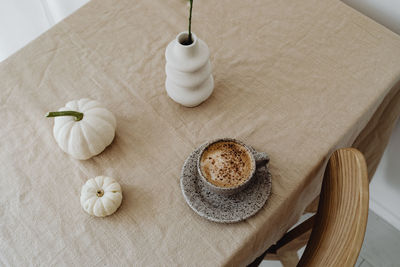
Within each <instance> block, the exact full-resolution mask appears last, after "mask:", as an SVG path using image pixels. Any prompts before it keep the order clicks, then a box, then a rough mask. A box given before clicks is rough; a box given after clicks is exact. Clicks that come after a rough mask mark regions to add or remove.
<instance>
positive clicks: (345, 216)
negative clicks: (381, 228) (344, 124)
mask: <svg viewBox="0 0 400 267" xmlns="http://www.w3.org/2000/svg"><path fill="white" fill-rule="evenodd" d="M368 186H369V184H368V174H367V166H366V163H365V159H364V156H363V155H362V153H361V152H359V151H358V150H356V149H353V148H345V149H339V150H337V151H336V152H334V153H333V155H332V156H331V158H330V159H329V163H328V166H327V169H326V171H325V177H324V181H323V184H322V189H321V195H320V202H319V206H318V212H317V214H316V218H315V224H314V227H313V230H312V233H311V236H310V239H309V241H308V243H307V247H306V249H305V251H304V254H303V256H302V257H301V259H300V262H299V264H298V266H354V265H355V263H356V261H357V258H358V255H359V253H360V249H361V246H362V243H363V240H364V235H365V230H366V225H367V220H368V204H369V203H368V202H369V188H368Z"/></svg>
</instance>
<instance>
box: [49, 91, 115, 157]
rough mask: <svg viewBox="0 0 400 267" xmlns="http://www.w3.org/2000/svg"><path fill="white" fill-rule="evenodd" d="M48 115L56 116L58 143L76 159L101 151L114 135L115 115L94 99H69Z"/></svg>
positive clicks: (91, 155)
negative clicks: (63, 105) (61, 106)
mask: <svg viewBox="0 0 400 267" xmlns="http://www.w3.org/2000/svg"><path fill="white" fill-rule="evenodd" d="M47 117H55V119H54V128H53V134H54V138H55V139H56V141H57V144H58V145H59V146H60V148H61V149H62V150H63V151H64V152H66V153H68V154H70V155H71V156H72V157H73V158H76V159H81V160H85V159H89V158H91V157H93V156H95V155H97V154H100V153H101V152H102V151H103V150H104V149H105V148H106V147H107V146H108V145H109V144H111V142H112V140H113V139H114V136H115V128H116V124H117V123H116V120H115V117H114V115H113V114H112V113H111V112H110V111H109V110H107V109H106V108H105V107H104V106H103V105H102V104H100V103H99V102H97V101H95V100H90V99H87V98H83V99H80V100H73V101H70V102H68V103H67V104H66V105H65V107H63V108H60V109H59V111H58V112H49V113H48V114H47Z"/></svg>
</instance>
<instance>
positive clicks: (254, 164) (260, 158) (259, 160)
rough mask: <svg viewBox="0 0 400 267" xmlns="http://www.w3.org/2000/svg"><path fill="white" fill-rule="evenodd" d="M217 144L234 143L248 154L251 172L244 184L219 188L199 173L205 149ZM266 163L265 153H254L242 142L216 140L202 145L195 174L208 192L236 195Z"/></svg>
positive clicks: (223, 139)
mask: <svg viewBox="0 0 400 267" xmlns="http://www.w3.org/2000/svg"><path fill="white" fill-rule="evenodd" d="M218 142H233V143H236V144H238V145H239V146H241V147H243V148H244V149H245V150H246V151H247V152H248V153H249V155H250V160H251V171H250V175H249V176H248V177H246V178H247V179H246V180H245V182H243V183H241V184H239V185H236V186H232V187H221V186H217V185H214V184H212V183H211V182H209V181H208V180H207V178H206V177H204V175H203V173H202V171H201V158H202V156H203V153H204V152H205V151H207V149H208V148H209V147H210V146H211V145H213V144H215V143H218ZM268 162H269V157H268V155H267V153H265V152H256V151H254V150H253V149H251V148H250V147H248V146H247V145H246V144H244V143H243V142H241V141H239V140H236V139H233V138H220V139H216V140H213V141H211V142H208V143H206V144H205V145H204V147H203V148H202V149H201V150H200V154H199V158H198V159H197V172H198V173H199V177H200V179H201V180H202V181H203V183H204V185H205V186H206V187H207V188H208V189H209V190H210V191H212V192H214V193H217V194H221V195H232V194H236V193H238V192H240V191H242V190H243V189H245V188H246V187H247V186H248V185H249V184H250V183H251V181H252V180H253V179H254V177H255V176H256V170H257V168H261V167H263V166H266V165H267V164H268Z"/></svg>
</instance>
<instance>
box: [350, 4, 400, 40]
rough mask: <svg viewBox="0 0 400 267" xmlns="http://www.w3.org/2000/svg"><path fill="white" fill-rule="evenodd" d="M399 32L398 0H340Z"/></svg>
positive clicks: (399, 7)
mask: <svg viewBox="0 0 400 267" xmlns="http://www.w3.org/2000/svg"><path fill="white" fill-rule="evenodd" d="M342 1H343V2H344V3H346V4H348V5H349V6H352V7H353V8H355V9H357V10H359V11H360V12H361V13H364V14H365V15H367V16H368V17H370V18H372V19H374V20H376V21H377V22H379V23H381V24H383V25H385V26H386V27H388V28H389V29H391V30H392V31H394V32H396V33H398V34H400V0H342Z"/></svg>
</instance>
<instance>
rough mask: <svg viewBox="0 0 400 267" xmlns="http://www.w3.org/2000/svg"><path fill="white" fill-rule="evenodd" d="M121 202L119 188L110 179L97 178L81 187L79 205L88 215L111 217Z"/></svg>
mask: <svg viewBox="0 0 400 267" xmlns="http://www.w3.org/2000/svg"><path fill="white" fill-rule="evenodd" d="M121 202H122V192H121V186H120V185H119V183H118V182H117V181H115V179H113V178H111V177H107V176H97V177H95V178H92V179H89V180H88V181H87V182H86V183H85V184H84V185H83V186H82V191H81V205H82V208H83V209H84V210H85V211H86V212H87V213H89V214H90V215H94V216H97V217H104V216H108V215H111V214H113V213H114V212H115V211H116V210H117V209H118V207H119V206H120V205H121Z"/></svg>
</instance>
